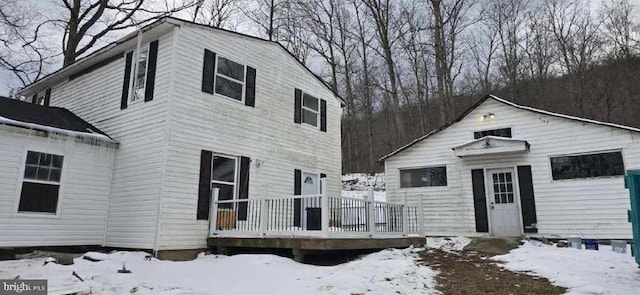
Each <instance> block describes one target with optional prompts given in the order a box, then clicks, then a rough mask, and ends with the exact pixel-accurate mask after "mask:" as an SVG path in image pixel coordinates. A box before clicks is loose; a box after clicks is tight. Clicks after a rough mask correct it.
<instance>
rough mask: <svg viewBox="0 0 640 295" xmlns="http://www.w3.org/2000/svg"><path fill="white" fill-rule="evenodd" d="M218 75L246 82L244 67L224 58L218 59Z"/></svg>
mask: <svg viewBox="0 0 640 295" xmlns="http://www.w3.org/2000/svg"><path fill="white" fill-rule="evenodd" d="M218 74H222V75H225V76H227V77H229V78H233V79H236V80H238V81H242V82H244V66H243V65H241V64H239V63H236V62H233V61H230V60H228V59H226V58H224V57H220V58H218Z"/></svg>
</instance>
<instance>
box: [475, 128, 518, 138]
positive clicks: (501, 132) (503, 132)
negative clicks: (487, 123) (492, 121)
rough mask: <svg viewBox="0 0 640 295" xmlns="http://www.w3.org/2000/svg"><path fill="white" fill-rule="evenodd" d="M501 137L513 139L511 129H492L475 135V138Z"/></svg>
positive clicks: (477, 132)
mask: <svg viewBox="0 0 640 295" xmlns="http://www.w3.org/2000/svg"><path fill="white" fill-rule="evenodd" d="M489 135H491V136H500V137H509V138H511V128H501V129H492V130H484V131H476V132H474V133H473V138H474V139H478V138H483V137H485V136H489Z"/></svg>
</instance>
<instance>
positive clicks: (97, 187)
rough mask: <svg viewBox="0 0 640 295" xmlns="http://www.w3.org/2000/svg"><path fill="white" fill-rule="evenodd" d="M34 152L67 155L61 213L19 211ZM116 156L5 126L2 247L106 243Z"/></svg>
mask: <svg viewBox="0 0 640 295" xmlns="http://www.w3.org/2000/svg"><path fill="white" fill-rule="evenodd" d="M28 151H39V152H43V153H50V154H56V155H64V159H63V165H62V170H63V171H62V175H61V178H60V183H59V184H60V187H59V197H58V204H57V206H56V208H57V212H56V214H46V213H40V212H18V206H19V202H20V193H21V189H22V185H23V175H24V173H25V162H26V158H27V153H28ZM114 153H115V149H113V148H109V147H104V146H95V145H89V144H80V143H76V142H75V140H74V138H71V139H69V138H64V137H63V138H56V139H52V138H46V137H42V136H34V135H32V136H29V131H27V130H25V129H21V128H17V127H6V126H0V225H1V226H0V247H35V246H74V245H103V243H104V233H105V220H106V218H107V211H108V202H109V194H110V190H111V176H112V171H113V159H114ZM52 180H53V179H52ZM25 181H27V180H26V179H25ZM41 182H42V181H41ZM47 183H53V182H49V181H47Z"/></svg>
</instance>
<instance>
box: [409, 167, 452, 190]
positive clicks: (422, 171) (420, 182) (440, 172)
mask: <svg viewBox="0 0 640 295" xmlns="http://www.w3.org/2000/svg"><path fill="white" fill-rule="evenodd" d="M427 186H447V167H446V166H442V167H427V168H418V169H401V170H400V187H401V188H411V187H427Z"/></svg>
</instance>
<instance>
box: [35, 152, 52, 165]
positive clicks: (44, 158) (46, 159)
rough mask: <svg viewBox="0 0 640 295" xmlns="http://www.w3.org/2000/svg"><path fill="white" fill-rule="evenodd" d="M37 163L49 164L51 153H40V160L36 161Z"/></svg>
mask: <svg viewBox="0 0 640 295" xmlns="http://www.w3.org/2000/svg"><path fill="white" fill-rule="evenodd" d="M38 165H40V166H51V154H40V161H38Z"/></svg>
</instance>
